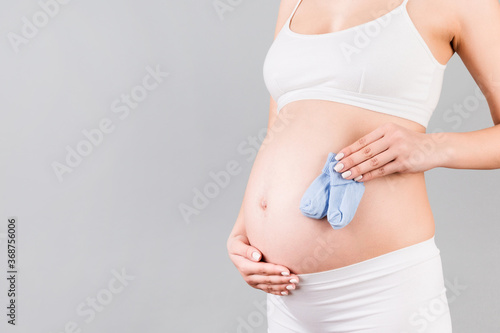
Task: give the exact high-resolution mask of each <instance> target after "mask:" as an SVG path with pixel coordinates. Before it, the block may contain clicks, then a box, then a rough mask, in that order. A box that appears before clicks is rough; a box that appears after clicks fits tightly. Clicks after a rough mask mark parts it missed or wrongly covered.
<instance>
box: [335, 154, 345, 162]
mask: <svg viewBox="0 0 500 333" xmlns="http://www.w3.org/2000/svg"><path fill="white" fill-rule="evenodd" d="M342 157H344V153H340V154H337V155H335V159H336V160H337V161H338V160H340V159H341V158H342Z"/></svg>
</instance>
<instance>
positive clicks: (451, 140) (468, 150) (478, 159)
mask: <svg viewBox="0 0 500 333" xmlns="http://www.w3.org/2000/svg"><path fill="white" fill-rule="evenodd" d="M429 135H430V136H431V139H432V140H431V141H432V142H433V145H435V147H436V149H435V150H434V153H436V154H437V155H436V156H438V159H437V160H438V161H437V165H436V167H443V168H452V169H499V168H500V124H499V125H495V126H492V127H488V128H485V129H481V130H477V131H472V132H462V133H453V132H445V133H430V134H429Z"/></svg>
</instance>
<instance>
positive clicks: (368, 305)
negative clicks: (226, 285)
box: [267, 237, 451, 333]
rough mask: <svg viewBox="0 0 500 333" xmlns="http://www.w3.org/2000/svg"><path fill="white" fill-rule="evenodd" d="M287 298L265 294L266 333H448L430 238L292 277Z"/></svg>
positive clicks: (436, 253)
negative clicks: (293, 286)
mask: <svg viewBox="0 0 500 333" xmlns="http://www.w3.org/2000/svg"><path fill="white" fill-rule="evenodd" d="M298 276H299V279H300V282H299V284H298V285H297V288H296V289H295V290H293V291H291V293H290V294H289V295H288V296H277V295H271V294H268V295H267V306H268V307H267V311H268V325H269V330H268V332H269V333H284V332H287V333H289V332H301V333H308V332H315V333H317V332H345V333H347V332H361V331H362V332H370V333H382V332H383V333H401V332H407V333H410V332H428V333H432V332H435V333H438V332H439V333H449V332H451V317H450V312H449V307H448V302H447V298H446V288H445V284H444V277H443V271H442V264H441V257H440V253H439V249H438V248H437V247H436V245H435V242H434V237H431V238H430V239H427V240H425V241H423V242H419V243H417V244H414V245H411V246H408V247H404V248H401V249H398V250H396V251H392V252H389V253H386V254H383V255H380V256H377V257H374V258H371V259H368V260H365V261H362V262H358V263H355V264H352V265H348V266H345V267H342V268H337V269H333V270H328V271H321V272H317V273H309V274H298Z"/></svg>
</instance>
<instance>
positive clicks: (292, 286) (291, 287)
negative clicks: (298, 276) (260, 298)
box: [286, 284, 295, 290]
mask: <svg viewBox="0 0 500 333" xmlns="http://www.w3.org/2000/svg"><path fill="white" fill-rule="evenodd" d="M286 289H288V290H293V289H295V286H294V285H292V284H291V285H288V286H286Z"/></svg>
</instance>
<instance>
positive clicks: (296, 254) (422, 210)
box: [243, 100, 434, 274]
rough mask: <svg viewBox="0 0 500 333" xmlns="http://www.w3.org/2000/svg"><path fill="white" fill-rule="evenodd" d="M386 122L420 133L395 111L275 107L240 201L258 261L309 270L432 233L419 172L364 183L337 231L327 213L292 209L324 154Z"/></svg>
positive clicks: (327, 105) (312, 103)
mask: <svg viewBox="0 0 500 333" xmlns="http://www.w3.org/2000/svg"><path fill="white" fill-rule="evenodd" d="M389 121H390V122H394V123H397V124H399V125H401V126H405V127H407V128H409V129H412V130H415V131H420V132H423V131H424V128H423V127H422V126H421V125H419V124H417V123H414V122H412V121H409V120H406V119H403V118H400V117H396V116H391V115H386V114H382V113H379V112H374V111H370V110H366V109H361V108H357V107H352V106H349V105H344V104H338V103H335V102H330V101H317V100H303V101H297V102H293V103H290V104H288V105H287V106H286V107H285V108H283V109H282V110H281V112H280V114H279V115H278V117H277V119H276V121H275V123H274V124H273V127H272V128H271V129H270V130H269V132H268V135H267V137H266V139H265V140H264V141H263V143H262V146H261V149H260V150H259V153H258V154H257V157H256V159H255V161H254V165H253V167H252V171H251V173H250V177H249V181H248V184H247V188H246V191H245V196H244V202H243V211H244V215H243V217H244V222H245V228H246V232H247V236H248V239H249V241H250V243H251V244H252V245H253V246H255V247H257V248H258V249H259V250H261V251H262V253H263V260H264V261H267V262H271V263H275V264H281V265H284V266H287V267H288V268H289V269H290V270H291V271H292V272H293V273H296V274H301V273H312V272H318V271H323V270H328V269H333V268H338V267H342V266H346V265H350V264H353V263H356V262H359V261H363V260H366V259H369V258H373V257H375V256H378V255H381V254H384V253H387V252H390V251H394V250H397V249H399V248H402V247H405V246H409V245H413V244H416V243H418V242H421V241H424V240H426V239H429V238H430V237H432V235H433V234H434V220H433V216H432V212H431V209H430V205H429V202H428V198H427V193H426V188H425V179H424V174H423V173H414V174H398V173H396V174H391V175H388V176H384V177H380V178H377V179H373V180H371V181H366V182H365V183H364V184H365V192H364V194H363V197H362V199H361V202H360V204H359V206H358V209H357V211H356V214H355V216H354V218H353V220H352V221H351V223H350V224H349V225H347V226H346V227H344V228H342V229H339V230H334V229H333V228H332V227H331V226H330V224H329V223H328V221H327V219H326V217H325V218H323V219H313V218H309V217H306V216H304V215H303V214H302V212H301V211H300V209H299V203H300V199H301V198H302V195H303V194H304V192H305V191H306V189H307V188H308V187H309V185H310V184H311V182H312V181H313V180H314V179H315V178H316V177H317V176H318V175H319V174H320V173H321V170H322V168H323V165H324V163H325V161H326V158H327V155H328V153H329V152H334V153H337V152H338V151H339V150H340V149H342V148H344V147H345V146H347V145H349V144H351V143H353V142H355V141H356V140H357V139H359V138H360V137H362V136H363V135H365V134H367V133H369V132H371V131H372V130H374V129H375V128H376V127H378V126H380V125H382V124H383V123H385V122H389Z"/></svg>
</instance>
